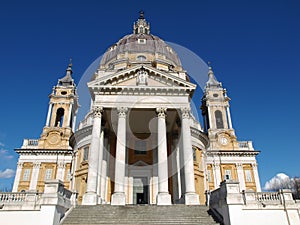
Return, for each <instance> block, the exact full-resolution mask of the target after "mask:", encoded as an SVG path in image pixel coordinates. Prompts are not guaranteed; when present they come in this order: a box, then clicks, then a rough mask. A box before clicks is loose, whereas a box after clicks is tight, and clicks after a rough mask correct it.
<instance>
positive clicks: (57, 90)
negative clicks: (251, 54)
mask: <svg viewBox="0 0 300 225" xmlns="http://www.w3.org/2000/svg"><path fill="white" fill-rule="evenodd" d="M207 71H208V72H207V73H208V74H207V82H206V86H205V88H204V90H203V96H202V98H201V99H197V101H196V102H197V103H199V105H197V107H198V109H199V110H201V112H202V118H203V121H201V123H202V125H201V123H200V121H198V119H197V118H196V117H195V116H194V115H193V113H192V112H191V99H192V97H193V94H194V92H195V90H196V88H197V85H196V84H194V83H193V82H192V81H191V79H190V77H189V76H188V74H187V71H185V69H184V68H183V66H182V64H181V61H180V58H179V57H178V55H177V54H176V52H175V51H174V49H173V48H172V47H170V46H169V45H168V44H166V42H164V41H163V40H162V39H160V38H159V37H158V36H155V35H153V34H152V33H151V29H150V24H149V23H148V22H147V21H146V19H145V17H144V14H143V13H142V12H141V13H140V16H139V18H138V20H137V21H136V22H135V23H134V25H133V30H132V32H131V33H130V34H128V35H126V36H124V37H122V38H121V39H120V40H119V41H118V42H116V43H114V44H112V45H111V47H109V48H108V49H107V50H106V52H105V54H104V55H103V57H102V59H101V62H100V64H99V66H98V68H97V70H96V71H95V73H94V74H93V76H92V77H91V79H90V81H89V82H88V83H87V88H88V89H89V92H90V98H91V106H90V110H89V112H88V113H87V114H86V115H85V117H84V119H83V120H82V121H80V122H79V123H78V126H77V127H76V115H77V112H78V110H80V108H79V102H80V96H78V94H77V87H76V84H75V82H74V79H73V78H72V73H73V70H72V64H71V63H70V64H69V65H68V67H67V69H66V73H65V75H64V76H63V77H62V78H59V79H58V82H57V84H56V85H55V86H54V88H53V89H52V92H51V93H50V95H49V98H50V100H49V108H48V113H47V116H46V122H45V126H44V127H43V129H42V132H41V136H40V138H39V139H24V141H23V145H22V146H21V147H20V148H18V149H16V152H17V153H18V154H19V160H18V164H17V170H16V176H15V181H14V185H13V192H28V191H36V192H38V193H43V192H44V189H45V183H46V182H47V181H49V180H54V179H57V180H61V181H62V182H63V184H64V186H65V188H66V189H68V190H70V191H71V192H72V193H73V194H74V196H75V198H76V202H77V204H79V205H102V204H106V205H109V204H110V205H121V206H122V205H135V204H146V205H173V204H185V205H204V204H207V193H210V192H212V191H214V190H215V189H218V188H219V187H220V183H221V182H222V181H224V180H225V181H226V180H227V181H237V182H238V185H239V189H240V190H241V191H242V190H244V191H254V192H260V191H261V188H260V181H259V175H258V168H257V162H256V156H257V155H258V154H259V151H256V150H255V149H254V148H253V145H252V142H251V141H239V140H238V139H237V136H236V134H235V130H234V127H233V125H232V119H231V115H230V98H229V97H228V96H227V94H226V89H225V88H224V87H223V86H222V83H221V82H219V81H218V80H217V78H216V76H215V75H214V72H213V70H212V68H211V66H208V70H207ZM224 83H226V80H225V81H224ZM229 88H230V87H229ZM49 89H50V87H49Z"/></svg>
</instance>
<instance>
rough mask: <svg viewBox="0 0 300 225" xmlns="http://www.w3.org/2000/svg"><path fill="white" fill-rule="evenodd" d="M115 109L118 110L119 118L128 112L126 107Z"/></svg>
mask: <svg viewBox="0 0 300 225" xmlns="http://www.w3.org/2000/svg"><path fill="white" fill-rule="evenodd" d="M117 111H118V116H119V118H124V117H126V114H127V112H128V108H127V107H118V108H117Z"/></svg>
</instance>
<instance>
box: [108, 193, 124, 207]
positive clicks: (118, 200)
mask: <svg viewBox="0 0 300 225" xmlns="http://www.w3.org/2000/svg"><path fill="white" fill-rule="evenodd" d="M125 204H126V197H125V193H124V192H119V193H118V192H117V193H113V195H112V196H111V205H125Z"/></svg>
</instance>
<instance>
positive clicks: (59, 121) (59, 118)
mask: <svg viewBox="0 0 300 225" xmlns="http://www.w3.org/2000/svg"><path fill="white" fill-rule="evenodd" d="M64 114H65V110H64V109H63V108H59V109H57V111H56V118H55V124H54V126H55V127H62V125H63V122H64Z"/></svg>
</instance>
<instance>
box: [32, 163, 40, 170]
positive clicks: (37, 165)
mask: <svg viewBox="0 0 300 225" xmlns="http://www.w3.org/2000/svg"><path fill="white" fill-rule="evenodd" d="M40 167H41V162H34V163H33V168H35V169H39V168H40Z"/></svg>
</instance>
